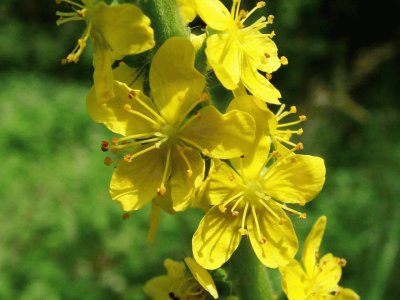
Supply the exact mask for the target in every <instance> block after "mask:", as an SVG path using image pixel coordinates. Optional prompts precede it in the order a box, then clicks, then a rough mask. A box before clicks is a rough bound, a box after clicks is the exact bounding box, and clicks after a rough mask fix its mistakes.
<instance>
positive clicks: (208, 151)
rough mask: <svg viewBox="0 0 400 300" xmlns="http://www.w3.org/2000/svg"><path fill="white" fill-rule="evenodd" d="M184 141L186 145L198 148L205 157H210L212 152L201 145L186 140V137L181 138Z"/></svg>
mask: <svg viewBox="0 0 400 300" xmlns="http://www.w3.org/2000/svg"><path fill="white" fill-rule="evenodd" d="M179 138H180V139H181V140H182V141H184V142H185V143H187V144H189V145H191V146H193V147H195V148H197V149H198V150H200V151H201V154H203V155H204V156H208V155H209V154H210V150H208V149H207V148H203V147H201V146H200V145H199V144H197V143H195V142H193V141H192V140H190V139H188V138H185V137H182V136H181V137H179Z"/></svg>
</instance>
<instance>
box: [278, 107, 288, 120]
mask: <svg viewBox="0 0 400 300" xmlns="http://www.w3.org/2000/svg"><path fill="white" fill-rule="evenodd" d="M285 107H286V104H282V105H281V106H280V107H279V110H278V111H277V113H276V114H275V116H276V117H279V116H280V115H281V113H282V112H283V111H284V109H285ZM278 120H279V119H278Z"/></svg>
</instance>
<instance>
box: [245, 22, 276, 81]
mask: <svg viewBox="0 0 400 300" xmlns="http://www.w3.org/2000/svg"><path fill="white" fill-rule="evenodd" d="M241 32H243V31H241ZM242 47H243V51H244V52H245V53H246V55H248V56H249V57H250V58H251V59H252V60H253V61H254V62H255V66H256V68H257V69H259V70H260V71H263V72H267V73H272V72H274V71H276V70H277V69H279V67H280V66H281V60H280V58H279V57H278V47H277V46H276V44H275V43H274V41H273V40H272V39H271V38H270V37H268V35H266V34H261V33H260V32H259V31H258V30H254V29H250V30H246V33H245V34H243V37H242Z"/></svg>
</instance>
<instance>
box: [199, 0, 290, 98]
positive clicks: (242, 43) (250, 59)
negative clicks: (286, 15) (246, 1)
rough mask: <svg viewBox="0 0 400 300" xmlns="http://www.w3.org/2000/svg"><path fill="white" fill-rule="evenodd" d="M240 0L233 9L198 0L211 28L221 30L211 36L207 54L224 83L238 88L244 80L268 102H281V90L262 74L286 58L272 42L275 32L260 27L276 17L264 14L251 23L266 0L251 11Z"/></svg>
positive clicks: (211, 1) (226, 86)
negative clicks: (266, 32)
mask: <svg viewBox="0 0 400 300" xmlns="http://www.w3.org/2000/svg"><path fill="white" fill-rule="evenodd" d="M240 2H241V1H240V0H234V1H233V5H232V8H231V12H229V11H228V9H227V8H226V7H225V6H224V5H223V4H222V3H221V2H220V1H219V0H194V4H195V6H196V11H197V13H198V14H199V16H200V17H201V18H202V19H203V20H204V22H205V23H206V24H207V25H208V27H210V28H212V29H214V30H216V31H217V33H215V34H212V35H211V36H210V37H209V38H208V39H207V48H206V55H207V58H208V62H209V64H210V65H211V67H212V68H213V69H214V72H215V74H216V76H217V78H218V79H219V80H220V81H221V83H222V85H223V86H224V87H225V88H227V89H229V90H234V89H237V88H239V87H240V82H242V83H243V85H244V86H245V87H246V88H247V89H248V90H249V91H250V92H251V93H252V94H253V95H255V96H257V97H258V98H260V99H262V100H263V101H265V102H268V103H272V104H279V103H280V102H279V100H278V99H279V98H280V97H281V94H280V92H279V91H278V90H277V89H276V88H275V87H274V86H273V85H272V84H271V83H270V82H269V80H268V79H267V78H266V77H265V76H263V75H261V74H260V73H259V72H258V70H260V71H262V72H266V73H267V76H269V75H270V73H272V72H274V71H276V70H277V69H278V68H279V67H280V66H281V64H286V63H287V59H286V58H283V59H282V58H281V59H280V58H278V48H277V47H276V45H275V43H274V42H273V41H272V37H273V35H274V33H271V34H264V33H261V32H260V30H261V29H263V28H265V27H267V24H271V23H272V21H273V16H269V17H268V18H265V17H261V18H260V19H258V20H257V21H255V22H254V23H252V24H251V25H249V26H246V24H245V23H246V21H248V18H249V17H250V16H251V15H252V14H253V13H254V12H255V11H256V10H257V9H259V8H262V7H264V6H265V2H264V1H260V2H258V3H257V6H256V7H255V8H253V9H252V10H251V11H250V12H244V11H243V10H240Z"/></svg>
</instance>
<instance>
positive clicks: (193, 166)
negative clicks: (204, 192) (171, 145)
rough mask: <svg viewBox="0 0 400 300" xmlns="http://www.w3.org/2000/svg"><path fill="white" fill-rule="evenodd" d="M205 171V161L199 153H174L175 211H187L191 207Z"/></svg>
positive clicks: (173, 192) (173, 195) (176, 151)
mask: <svg viewBox="0 0 400 300" xmlns="http://www.w3.org/2000/svg"><path fill="white" fill-rule="evenodd" d="M182 155H184V156H185V157H186V159H187V161H188V162H189V164H190V166H188V164H187V163H186V162H185V160H184V158H183V156H182ZM204 170H205V164H204V160H203V159H202V158H201V156H200V154H199V153H198V151H195V150H190V149H185V150H184V151H183V153H182V154H180V153H179V151H178V150H174V151H173V152H172V172H171V198H172V203H173V209H174V210H175V211H182V210H185V209H186V208H187V207H188V206H189V205H190V202H191V200H193V197H194V192H195V190H196V188H198V187H199V186H200V184H201V183H202V181H203V178H204Z"/></svg>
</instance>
